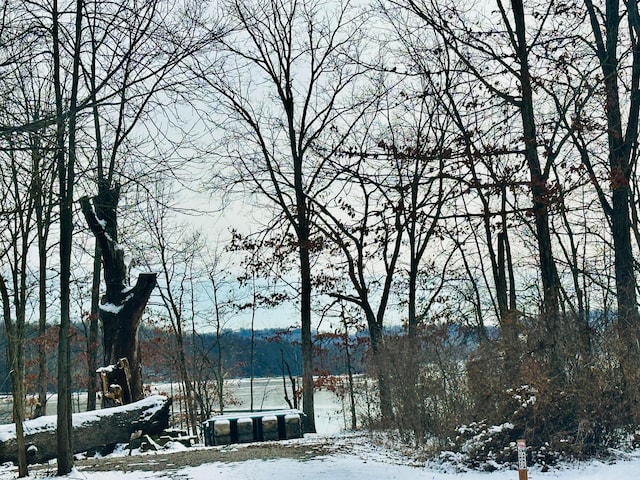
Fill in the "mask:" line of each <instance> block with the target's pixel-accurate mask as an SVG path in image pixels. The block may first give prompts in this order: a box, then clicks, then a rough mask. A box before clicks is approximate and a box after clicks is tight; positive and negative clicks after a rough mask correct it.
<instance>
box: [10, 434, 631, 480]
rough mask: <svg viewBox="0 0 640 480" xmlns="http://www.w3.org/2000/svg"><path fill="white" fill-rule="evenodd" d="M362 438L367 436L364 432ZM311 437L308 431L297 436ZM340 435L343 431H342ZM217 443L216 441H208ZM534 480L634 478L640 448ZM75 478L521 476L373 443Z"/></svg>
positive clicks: (464, 479) (425, 479) (416, 479)
mask: <svg viewBox="0 0 640 480" xmlns="http://www.w3.org/2000/svg"><path fill="white" fill-rule="evenodd" d="M361 438H363V437H361ZM299 441H300V442H307V441H309V437H305V439H302V440H299ZM338 441H340V440H339V437H338ZM209 448H215V447H209ZM153 455H154V454H153V453H146V454H144V455H140V456H137V455H134V456H132V457H129V458H130V461H131V465H132V469H134V468H135V466H134V464H136V463H142V462H153ZM47 475H50V474H43V473H40V474H35V475H33V476H31V477H28V478H29V479H39V480H42V479H52V480H53V479H54V478H60V477H50V476H47ZM16 477H17V471H16V468H15V467H13V466H8V465H4V466H0V479H12V478H16ZM528 477H529V479H531V480H542V479H548V480H635V479H637V478H640V452H639V453H637V454H633V455H628V456H627V457H626V458H621V459H618V460H617V461H616V462H615V463H613V462H609V463H604V462H600V461H591V462H586V463H580V464H572V465H566V466H564V467H562V468H558V469H555V470H551V471H549V472H545V473H543V472H541V471H540V470H539V469H532V470H530V471H529V474H528ZM63 478H67V479H70V480H71V479H72V480H113V479H117V480H140V479H171V480H173V479H180V480H216V479H220V480H272V479H296V480H297V479H312V480H324V479H326V480H336V479H338V480H345V479H348V480H389V479H402V480H454V479H459V480H517V479H518V472H517V471H515V470H502V471H496V472H492V473H486V472H469V471H467V472H460V471H455V469H453V468H451V467H447V466H438V465H429V466H412V465H410V464H408V463H407V462H403V461H401V460H400V459H399V458H398V456H397V455H389V454H388V452H384V451H376V450H375V449H372V450H369V451H363V450H362V449H361V448H357V446H356V448H355V449H354V452H352V453H345V452H344V451H342V452H341V453H335V454H328V455H325V456H321V457H317V458H314V459H311V460H292V459H288V458H286V459H285V458H283V459H277V460H248V461H244V462H215V463H209V464H203V465H200V466H197V467H186V468H181V469H178V470H175V469H174V470H170V471H164V472H162V471H160V472H141V471H130V472H125V473H123V472H119V471H107V472H91V471H87V470H85V469H78V470H75V471H74V472H72V473H71V474H69V475H67V476H66V477H63Z"/></svg>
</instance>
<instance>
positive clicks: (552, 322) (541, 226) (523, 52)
mask: <svg viewBox="0 0 640 480" xmlns="http://www.w3.org/2000/svg"><path fill="white" fill-rule="evenodd" d="M511 5H512V8H513V16H514V21H515V33H516V44H515V45H514V47H515V49H516V55H517V58H518V64H519V67H520V72H519V81H520V88H521V91H522V100H521V104H520V115H521V118H522V132H523V136H524V144H525V153H524V155H525V158H526V161H527V166H528V168H529V174H530V179H531V187H530V188H531V195H532V201H533V208H532V210H531V213H532V216H533V221H534V224H535V232H536V240H537V245H538V256H539V263H540V278H541V280H542V293H543V299H542V300H543V310H542V317H543V322H544V325H545V327H546V328H545V335H546V336H547V338H548V344H546V345H544V347H545V348H544V350H545V353H546V354H547V355H548V362H549V374H550V376H551V378H552V379H553V380H554V381H561V379H562V377H563V371H564V368H563V367H564V366H563V364H562V361H561V358H560V352H559V330H560V304H559V301H560V278H559V276H558V272H557V269H556V264H555V261H554V258H553V250H552V242H551V231H550V229H549V200H550V194H549V188H548V185H547V177H548V172H547V171H546V169H544V170H543V169H542V167H541V164H540V158H539V156H538V144H537V143H538V142H537V132H536V119H535V111H534V99H533V88H532V82H531V73H530V71H529V58H528V57H529V48H528V45H527V39H526V23H525V13H524V5H523V2H522V0H512V2H511Z"/></svg>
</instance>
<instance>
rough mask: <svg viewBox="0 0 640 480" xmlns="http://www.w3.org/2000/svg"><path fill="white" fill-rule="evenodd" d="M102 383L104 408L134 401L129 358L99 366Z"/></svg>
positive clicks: (98, 371)
mask: <svg viewBox="0 0 640 480" xmlns="http://www.w3.org/2000/svg"><path fill="white" fill-rule="evenodd" d="M96 373H98V374H99V375H100V381H101V384H102V408H110V407H118V406H120V405H126V404H128V403H131V402H132V401H133V396H132V394H131V369H130V368H129V360H127V359H126V358H121V359H119V360H118V361H117V362H116V364H115V365H108V366H106V367H101V368H99V369H98V370H97V371H96Z"/></svg>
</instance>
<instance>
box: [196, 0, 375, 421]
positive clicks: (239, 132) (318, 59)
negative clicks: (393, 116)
mask: <svg viewBox="0 0 640 480" xmlns="http://www.w3.org/2000/svg"><path fill="white" fill-rule="evenodd" d="M224 9H225V13H226V15H227V16H228V18H230V19H232V23H233V24H234V25H236V30H235V31H234V33H233V34H232V35H229V37H227V38H226V39H224V40H223V42H222V44H223V46H222V47H221V50H220V52H219V54H218V55H217V56H215V58H212V59H210V63H209V65H205V64H203V63H201V64H200V65H198V71H199V73H200V77H201V80H202V81H203V82H204V83H206V85H207V86H208V87H209V88H210V89H211V91H212V93H213V96H214V98H215V99H216V101H218V102H219V103H218V105H219V106H218V107H214V109H213V111H212V113H211V117H210V120H211V121H212V122H213V123H214V124H215V125H217V126H220V127H222V128H223V129H224V130H225V131H226V133H227V135H228V136H227V138H226V140H227V141H226V142H224V143H223V146H225V147H226V151H221V150H218V151H217V153H218V154H219V155H222V156H224V157H226V158H228V159H231V160H232V164H231V165H227V166H225V167H223V172H222V173H223V175H222V176H224V175H225V174H226V175H234V176H233V180H232V182H233V183H235V184H242V186H244V188H245V189H246V191H248V192H249V193H250V194H255V195H257V196H258V197H259V198H260V199H261V200H263V201H265V203H264V207H262V208H264V209H265V210H266V209H274V211H275V212H276V214H277V215H281V216H282V218H283V219H284V220H285V222H286V225H287V226H288V227H289V228H290V229H291V231H292V232H293V234H294V236H295V239H296V242H297V250H298V252H297V255H298V262H299V265H298V266H299V269H300V277H299V279H300V315H301V316H300V318H301V327H302V351H303V360H302V363H303V391H304V402H303V410H304V413H305V415H306V416H305V422H306V430H307V431H315V416H314V405H313V390H314V382H313V352H312V339H311V297H312V290H313V286H312V280H311V279H312V275H311V270H312V256H313V251H314V245H315V240H316V239H315V238H314V235H313V229H312V226H313V215H314V214H313V208H312V205H311V199H312V198H314V197H319V196H320V195H321V194H322V192H323V191H325V190H326V189H327V178H326V175H325V166H326V158H327V157H328V156H329V155H320V156H319V155H314V154H313V150H312V149H313V147H314V145H316V144H317V143H318V141H319V140H320V139H321V138H322V136H326V135H327V134H328V133H329V130H330V129H331V128H334V127H335V126H336V125H342V124H343V123H345V122H349V121H350V120H351V119H349V118H348V116H354V117H357V116H358V115H359V114H358V111H359V110H361V107H362V103H361V102H356V103H358V104H357V105H354V101H353V98H349V97H350V96H351V94H352V88H353V87H354V84H355V81H356V80H357V79H358V77H359V76H360V75H361V74H362V72H363V69H362V67H360V66H359V65H358V64H357V62H356V58H355V57H357V56H358V55H360V50H361V46H360V42H359V38H360V34H359V33H358V32H359V30H361V29H363V28H364V27H363V22H364V17H363V16H362V14H361V13H360V12H359V9H358V8H357V7H356V6H355V5H354V4H352V2H349V1H346V2H342V3H338V4H336V5H335V6H331V8H329V7H328V6H327V5H325V4H321V3H318V2H316V1H314V0H303V1H289V0H257V1H252V2H239V1H229V2H226V3H225V4H224ZM212 117H213V118H212ZM338 143H339V142H338Z"/></svg>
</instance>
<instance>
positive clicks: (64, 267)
mask: <svg viewBox="0 0 640 480" xmlns="http://www.w3.org/2000/svg"><path fill="white" fill-rule="evenodd" d="M51 14H52V42H53V49H52V50H53V51H52V54H53V81H54V90H55V99H56V161H57V169H58V179H59V184H58V188H59V195H60V200H59V205H60V330H59V338H58V412H57V413H58V415H57V429H56V439H57V445H58V457H57V458H58V475H60V476H62V475H67V474H68V473H69V472H71V470H72V469H73V436H72V432H73V426H72V419H71V415H72V403H71V345H70V337H71V332H70V326H71V318H70V296H71V292H70V282H71V249H72V241H73V192H74V184H75V162H76V118H77V100H78V98H77V94H78V84H79V71H80V52H81V44H80V43H81V38H82V0H78V1H77V2H76V9H75V29H74V30H73V31H74V35H73V36H74V43H73V60H72V65H73V66H72V86H71V94H70V100H69V104H68V108H65V107H66V105H65V99H64V97H63V85H62V65H61V58H62V57H61V41H62V34H61V32H60V23H61V22H60V14H61V12H60V10H59V8H58V1H57V0H54V1H53V5H52V11H51ZM67 111H68V115H69V124H68V128H65V127H66V125H65V118H64V115H65V113H66V112H67ZM65 134H66V135H65ZM67 138H68V142H69V143H68V149H67V145H66V144H65V140H66V139H67Z"/></svg>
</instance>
